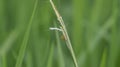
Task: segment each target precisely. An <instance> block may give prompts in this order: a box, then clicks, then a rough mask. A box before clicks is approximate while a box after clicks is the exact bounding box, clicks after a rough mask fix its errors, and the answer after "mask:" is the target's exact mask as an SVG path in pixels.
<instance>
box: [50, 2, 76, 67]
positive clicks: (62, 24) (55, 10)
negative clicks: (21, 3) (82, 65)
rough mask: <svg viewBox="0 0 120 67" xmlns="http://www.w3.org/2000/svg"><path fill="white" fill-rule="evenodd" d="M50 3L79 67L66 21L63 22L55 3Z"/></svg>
mask: <svg viewBox="0 0 120 67" xmlns="http://www.w3.org/2000/svg"><path fill="white" fill-rule="evenodd" d="M50 3H51V5H52V8H53V10H54V12H55V14H56V16H57V19H58V21H59V23H60V25H61V27H60V28H61V30H62V33H63V35H64V37H65V41H66V44H67V47H68V49H69V51H70V53H71V55H72V58H73V61H74V64H75V67H78V64H77V60H76V57H75V54H74V51H73V48H72V45H71V41H70V39H69V36H68V33H67V29H66V27H65V24H64V21H63V19H62V16H61V15H60V14H59V12H58V10H57V9H56V7H55V5H54V3H53V1H52V0H50Z"/></svg>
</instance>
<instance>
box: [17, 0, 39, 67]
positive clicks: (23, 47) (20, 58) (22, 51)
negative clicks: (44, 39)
mask: <svg viewBox="0 0 120 67" xmlns="http://www.w3.org/2000/svg"><path fill="white" fill-rule="evenodd" d="M37 3H38V0H36V2H35V5H34V9H33V13H32V16H31V18H30V21H29V24H28V27H27V29H26V32H25V36H24V39H23V42H22V44H21V47H20V50H19V55H18V58H17V61H16V65H15V67H21V66H22V61H23V58H24V54H25V50H26V47H27V42H28V39H29V34H30V30H31V26H32V22H33V18H34V15H35V11H36V8H37Z"/></svg>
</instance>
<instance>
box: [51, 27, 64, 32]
mask: <svg viewBox="0 0 120 67" xmlns="http://www.w3.org/2000/svg"><path fill="white" fill-rule="evenodd" d="M49 29H50V30H58V31H62V29H60V28H57V27H50V28H49Z"/></svg>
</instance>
